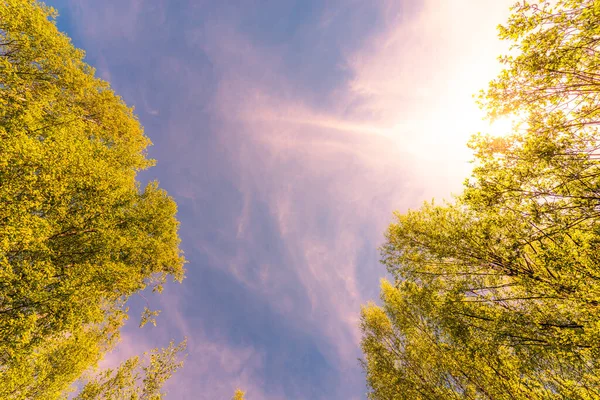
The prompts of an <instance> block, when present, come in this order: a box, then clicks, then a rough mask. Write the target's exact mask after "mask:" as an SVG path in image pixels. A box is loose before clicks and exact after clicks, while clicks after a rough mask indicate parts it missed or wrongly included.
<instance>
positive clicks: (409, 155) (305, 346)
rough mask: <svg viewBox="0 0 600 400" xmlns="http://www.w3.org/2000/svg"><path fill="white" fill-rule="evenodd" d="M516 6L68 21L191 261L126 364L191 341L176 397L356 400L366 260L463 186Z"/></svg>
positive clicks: (174, 387) (397, 5)
mask: <svg viewBox="0 0 600 400" xmlns="http://www.w3.org/2000/svg"><path fill="white" fill-rule="evenodd" d="M509 3H510V2H509V1H508V0H507V1H496V0H482V1H480V0H477V1H475V0H458V1H455V2H447V1H440V0H427V1H425V2H411V1H408V0H407V1H401V2H398V1H388V0H378V1H374V2H362V1H351V2H348V1H342V0H329V1H299V0H298V1H295V0H281V1H274V0H273V1H266V2H260V3H259V2H253V1H248V2H244V1H240V2H230V3H228V2H218V5H217V3H216V2H210V1H199V2H196V1H183V2H181V3H180V4H179V5H178V6H177V7H176V6H174V5H172V4H171V3H169V2H166V1H158V0H128V1H117V0H107V1H103V2H92V1H91V0H80V1H75V0H72V1H70V2H68V3H64V4H62V6H61V11H62V12H63V14H66V15H67V17H66V18H68V21H70V24H69V26H68V28H69V29H68V30H69V33H70V34H71V35H73V36H75V40H76V43H78V44H79V43H80V44H81V45H82V46H84V47H85V48H86V49H87V50H88V57H89V60H90V62H92V63H93V64H95V65H96V66H97V67H98V69H99V74H100V75H101V76H104V77H107V78H110V80H111V83H112V84H113V87H115V89H116V90H117V92H119V93H121V94H123V96H124V97H125V100H126V101H127V102H128V103H131V104H135V105H136V106H137V110H138V112H139V113H140V117H141V120H142V123H143V124H144V126H145V127H146V131H147V133H148V135H149V136H150V137H151V139H152V140H153V142H154V143H155V147H154V148H153V149H152V150H151V155H152V156H153V157H155V158H156V159H158V166H157V167H156V168H154V169H153V170H152V171H150V172H149V173H147V174H146V175H144V178H158V179H159V180H160V181H161V184H162V186H164V187H166V188H167V189H168V190H169V192H170V193H171V194H173V195H174V196H175V197H176V200H177V201H178V204H179V207H180V219H181V221H182V238H183V245H184V249H185V251H186V254H187V257H188V259H189V260H190V264H189V265H188V278H187V279H186V281H185V282H184V284H183V285H182V286H181V287H178V286H169V287H168V288H167V290H166V294H165V296H164V297H163V298H162V299H161V300H158V301H160V302H161V304H162V308H163V309H164V310H165V311H164V313H163V315H161V318H160V320H159V324H160V325H159V327H158V328H156V329H150V330H144V331H142V333H140V332H139V331H137V330H136V329H130V328H128V329H127V331H126V335H125V340H124V342H123V344H122V346H121V348H120V349H121V350H120V351H121V353H120V354H121V355H124V354H126V353H131V352H133V351H134V350H138V347H139V346H137V344H138V343H143V344H144V345H146V344H152V345H155V344H156V343H159V342H162V341H164V340H166V338H169V337H181V336H183V335H186V336H188V337H189V338H190V342H189V344H190V345H189V351H190V355H189V357H188V360H187V366H186V367H185V368H184V370H183V371H182V372H181V373H179V374H178V376H177V377H176V378H175V380H174V382H173V383H172V384H170V386H169V390H170V393H171V395H170V396H171V397H170V398H173V399H202V398H206V399H215V398H227V396H230V395H231V393H232V392H233V389H234V388H235V386H238V385H239V386H243V387H245V388H247V389H248V392H249V398H250V399H266V400H275V399H328V400H329V399H363V398H364V392H365V389H364V383H363V376H362V373H361V371H360V369H359V366H358V363H357V361H356V358H357V357H359V356H360V354H359V350H358V341H359V331H358V313H359V309H360V304H362V303H364V302H365V301H366V300H368V299H372V298H374V297H376V296H377V291H378V281H379V278H380V276H382V275H384V273H385V271H384V270H383V268H382V267H381V266H380V265H378V261H377V257H378V255H377V250H376V248H377V246H379V245H380V244H381V242H382V240H383V235H382V234H383V231H384V229H385V227H386V225H387V223H388V222H389V220H390V217H391V213H392V211H393V210H395V209H400V210H406V209H407V208H409V207H415V206H418V205H419V204H420V203H421V202H422V201H423V200H426V199H429V198H430V197H432V196H437V197H447V195H448V194H449V192H450V191H453V190H458V189H459V188H460V182H461V181H462V180H463V178H464V177H465V176H466V174H467V173H468V171H469V165H468V163H467V161H468V159H469V157H470V156H469V154H468V152H467V151H466V150H465V146H464V144H465V142H466V140H467V138H468V137H469V135H470V134H472V133H474V132H475V131H476V130H478V129H483V128H485V125H483V124H482V123H481V121H480V119H481V114H480V113H479V112H478V110H477V109H476V107H475V105H474V104H473V101H472V98H471V95H472V94H473V93H475V92H476V91H478V90H479V89H481V88H483V87H484V86H485V84H486V82H487V81H488V80H489V79H491V78H492V77H493V76H494V74H495V72H496V71H497V69H498V67H497V65H496V63H495V57H496V56H497V55H498V54H499V53H500V52H501V51H502V45H501V44H499V43H498V42H497V41H496V40H495V30H494V27H495V25H496V24H497V23H500V22H502V20H503V19H504V16H505V15H506V9H507V7H508V5H509ZM59 22H60V20H59ZM153 301H155V300H153ZM163 345H164V343H163ZM111 357H116V358H118V357H119V353H116V355H113V356H111ZM112 362H115V361H114V360H113V361H112Z"/></svg>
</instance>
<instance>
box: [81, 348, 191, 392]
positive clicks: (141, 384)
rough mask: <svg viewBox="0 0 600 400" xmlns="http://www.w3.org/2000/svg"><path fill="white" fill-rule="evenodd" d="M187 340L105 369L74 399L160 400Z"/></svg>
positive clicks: (176, 367) (177, 366)
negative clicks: (141, 358)
mask: <svg viewBox="0 0 600 400" xmlns="http://www.w3.org/2000/svg"><path fill="white" fill-rule="evenodd" d="M185 345H186V343H185V341H183V342H181V343H180V344H178V345H177V346H175V344H174V343H173V342H171V343H170V344H169V346H168V347H167V348H166V349H162V350H159V349H153V350H151V351H150V354H145V356H146V357H145V359H144V360H143V361H142V360H140V357H137V356H136V357H132V358H130V359H128V360H126V361H124V362H123V363H121V365H120V366H119V367H118V368H116V369H114V370H113V369H108V370H105V371H103V372H102V373H101V374H99V375H98V376H96V377H93V378H92V379H91V380H90V381H89V382H87V384H86V385H85V386H84V387H83V389H82V390H81V392H80V393H79V394H78V395H77V396H76V397H75V398H74V400H121V399H138V400H160V399H162V398H164V392H162V391H161V388H162V386H163V384H164V383H165V382H166V381H167V380H168V379H169V378H170V377H171V376H172V375H173V373H174V372H175V371H177V369H179V368H181V366H182V365H183V361H180V360H179V354H180V353H181V352H182V351H183V350H184V349H185Z"/></svg>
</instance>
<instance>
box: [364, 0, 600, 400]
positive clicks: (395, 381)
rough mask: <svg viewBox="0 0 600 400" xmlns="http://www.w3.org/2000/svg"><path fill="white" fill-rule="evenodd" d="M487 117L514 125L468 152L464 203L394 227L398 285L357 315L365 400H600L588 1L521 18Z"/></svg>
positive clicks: (389, 246)
mask: <svg viewBox="0 0 600 400" xmlns="http://www.w3.org/2000/svg"><path fill="white" fill-rule="evenodd" d="M513 11H514V13H513V15H512V16H511V18H510V20H509V22H508V23H507V24H506V25H505V26H503V27H501V28H500V36H501V37H502V38H504V39H508V40H512V41H514V42H515V46H514V47H513V51H512V53H511V54H510V55H509V56H507V57H504V58H502V60H503V62H504V63H505V65H506V70H505V71H504V72H503V73H502V74H501V75H500V77H499V78H498V79H496V80H494V81H493V82H492V83H491V85H490V89H489V90H488V92H486V93H485V94H484V96H483V97H482V99H481V101H482V103H483V104H484V106H485V107H487V109H488V111H489V112H490V115H491V116H492V117H496V116H499V115H503V114H507V113H509V114H512V115H513V116H514V117H517V118H521V119H523V121H522V122H523V123H522V124H520V125H519V126H518V129H515V130H514V131H513V132H512V134H511V135H508V136H506V137H502V138H494V137H489V136H484V135H478V136H475V137H474V138H473V139H472V141H471V142H470V144H469V145H470V147H471V149H473V151H474V155H475V164H474V170H473V174H472V177H471V178H470V179H469V180H467V182H466V183H465V191H464V192H463V193H462V194H461V195H460V196H458V197H457V198H455V199H454V201H453V202H451V203H448V204H444V205H435V204H425V205H424V206H423V207H422V208H421V209H419V210H417V211H409V212H407V213H405V214H398V215H397V216H396V221H395V222H394V223H393V224H392V225H391V226H390V228H389V230H388V233H387V241H386V243H385V245H384V246H383V248H382V261H383V263H384V264H385V265H386V266H387V268H388V271H389V272H390V273H392V275H393V276H394V278H395V284H394V285H391V284H389V283H385V282H384V284H383V285H382V294H381V298H382V303H383V304H382V307H377V306H374V305H371V306H369V307H367V308H365V309H363V314H362V326H361V327H362V331H363V341H362V348H363V351H364V353H365V356H366V359H365V361H364V366H365V369H366V372H367V382H368V385H369V387H370V389H371V393H370V396H371V398H373V399H448V398H457V399H563V398H568V399H595V398H599V397H600V380H599V379H598V376H599V373H600V364H599V363H598V361H597V360H598V359H599V356H600V345H599V343H600V340H599V339H600V312H599V309H598V306H599V305H600V283H599V282H600V281H599V278H600V257H599V253H598V248H599V247H598V245H599V244H600V223H599V218H598V217H599V216H600V215H599V212H600V162H599V157H598V152H597V151H598V148H599V146H600V145H599V143H598V133H597V128H596V126H597V124H598V121H599V120H598V115H599V114H598V110H599V109H600V98H599V97H598V96H599V93H600V91H599V90H598V88H599V87H600V86H598V84H599V83H600V80H598V74H600V68H599V66H600V64H599V63H600V58H599V55H600V53H599V51H600V50H599V48H600V47H599V44H600V31H599V30H598V26H599V25H598V23H597V22H598V20H599V18H600V8H599V5H598V2H597V1H591V0H590V1H586V0H564V1H561V0H558V1H552V2H551V1H538V2H520V3H518V4H516V5H515V6H514V8H513Z"/></svg>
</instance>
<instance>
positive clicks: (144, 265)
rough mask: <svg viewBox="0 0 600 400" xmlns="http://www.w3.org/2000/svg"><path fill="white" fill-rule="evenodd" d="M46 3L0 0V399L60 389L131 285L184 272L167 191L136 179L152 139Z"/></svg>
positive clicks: (103, 338)
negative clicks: (62, 30) (60, 28)
mask: <svg viewBox="0 0 600 400" xmlns="http://www.w3.org/2000/svg"><path fill="white" fill-rule="evenodd" d="M55 15H56V14H55V12H54V10H53V9H51V8H49V7H46V6H44V5H43V4H42V3H40V2H38V1H35V0H3V1H2V2H0V204H1V206H0V397H1V398H3V399H31V398H40V399H54V398H58V397H59V396H60V394H61V393H62V392H63V391H64V390H65V389H66V388H68V387H69V386H70V385H71V383H72V382H73V381H74V380H76V379H77V378H78V377H79V376H80V375H81V374H82V373H83V372H84V371H86V370H88V369H89V368H90V367H93V366H94V365H96V363H97V362H98V360H99V359H100V358H101V356H102V354H103V353H105V352H106V351H108V350H109V349H111V348H112V347H113V346H114V344H115V343H116V341H117V340H118V333H119V328H120V327H121V326H122V324H123V322H124V321H125V319H126V318H127V309H126V307H125V303H126V301H127V299H128V298H129V297H130V296H131V295H132V294H134V293H136V292H139V291H141V290H143V289H145V288H148V287H151V288H154V289H155V290H156V291H160V290H161V284H162V283H164V282H165V280H166V278H167V277H169V276H170V277H172V278H174V279H175V280H181V279H182V278H183V274H184V268H183V265H184V258H183V255H182V252H181V250H180V248H179V242H180V240H179V237H178V226H179V222H178V221H177V219H176V205H175V203H174V201H173V200H172V199H171V198H170V197H169V196H168V195H167V193H166V192H165V191H164V190H162V189H160V188H159V187H158V184H157V183H156V182H150V183H148V184H147V185H145V186H142V185H141V184H140V183H139V182H138V181H137V179H136V176H137V173H138V172H139V171H141V170H143V169H146V168H148V167H150V166H151V165H152V164H153V160H150V159H148V158H147V156H146V148H147V146H148V145H149V144H150V140H149V139H148V138H147V137H146V136H145V135H144V133H143V129H142V127H141V125H140V123H139V121H138V120H137V118H136V116H135V115H134V113H133V109H132V108H129V107H128V106H127V105H126V104H125V103H124V102H123V100H122V99H121V98H120V97H119V96H117V95H116V94H115V93H114V92H113V91H112V90H111V88H110V86H109V84H108V83H107V82H104V81H102V80H101V79H99V78H97V77H95V76H94V69H93V68H91V67H90V66H89V65H87V64H86V63H85V62H84V59H83V58H84V53H83V51H81V50H79V49H76V48H75V47H74V46H73V45H72V44H71V41H70V39H69V38H68V37H67V36H66V35H65V34H63V33H60V32H59V31H58V29H57V27H56V25H55V23H54V17H55ZM153 315H154V314H153V313H152V312H149V313H146V315H145V316H144V317H145V319H146V320H147V319H148V317H152V316H153ZM131 363H132V365H133V364H135V362H134V361H131ZM136 365H137V364H136ZM173 365H174V364H173ZM127 368H129V367H126V368H125V369H127ZM119 373H121V372H119ZM119 373H118V374H119ZM128 373H130V372H128ZM106 379H112V378H109V377H108V376H107V377H106ZM85 398H92V397H85ZM141 398H145V397H143V396H142V397H141ZM148 398H156V397H148Z"/></svg>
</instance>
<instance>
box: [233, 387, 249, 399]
mask: <svg viewBox="0 0 600 400" xmlns="http://www.w3.org/2000/svg"><path fill="white" fill-rule="evenodd" d="M245 394H246V393H244V392H243V391H241V390H240V389H237V390H236V391H235V393H234V394H233V397H232V398H231V400H244V395H245Z"/></svg>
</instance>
